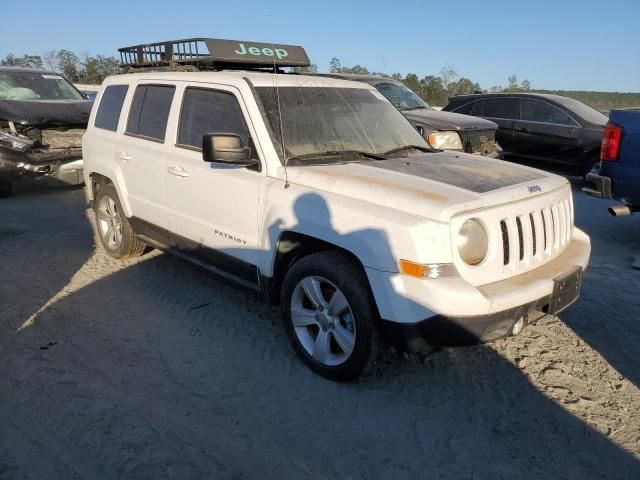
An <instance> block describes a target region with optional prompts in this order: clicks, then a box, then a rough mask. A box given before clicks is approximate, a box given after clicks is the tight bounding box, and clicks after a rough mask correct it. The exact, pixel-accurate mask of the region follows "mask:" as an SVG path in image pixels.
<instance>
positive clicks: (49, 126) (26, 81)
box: [0, 67, 93, 196]
mask: <svg viewBox="0 0 640 480" xmlns="http://www.w3.org/2000/svg"><path fill="white" fill-rule="evenodd" d="M92 104H93V102H91V101H90V100H87V99H86V97H85V96H84V95H83V94H82V93H80V91H78V90H77V89H76V88H75V87H74V86H73V85H71V83H69V82H68V81H67V80H66V79H65V78H64V77H62V76H60V75H59V74H57V73H54V72H47V71H44V70H36V69H28V68H9V67H0V196H7V195H9V194H11V190H12V182H13V181H14V180H17V179H19V178H25V177H38V176H50V177H54V178H57V179H58V180H60V181H61V182H62V183H64V184H78V183H82V181H83V180H82V135H83V134H84V132H85V130H86V128H87V121H88V120H89V113H90V112H91V106H92Z"/></svg>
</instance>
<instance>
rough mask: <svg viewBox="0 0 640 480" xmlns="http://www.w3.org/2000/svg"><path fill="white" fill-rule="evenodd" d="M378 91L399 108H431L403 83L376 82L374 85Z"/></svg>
mask: <svg viewBox="0 0 640 480" xmlns="http://www.w3.org/2000/svg"><path fill="white" fill-rule="evenodd" d="M375 87H376V88H377V89H378V91H379V92H380V93H382V94H383V95H384V96H385V97H387V99H388V100H389V101H390V102H391V103H393V104H394V105H395V106H396V107H398V108H399V109H400V110H415V109H418V108H431V107H429V105H428V104H427V102H425V101H424V100H422V99H421V98H420V97H419V96H418V95H416V94H415V93H414V92H413V90H411V89H409V88H408V87H405V86H404V85H396V84H395V83H388V82H386V83H378V84H377V85H376V86H375Z"/></svg>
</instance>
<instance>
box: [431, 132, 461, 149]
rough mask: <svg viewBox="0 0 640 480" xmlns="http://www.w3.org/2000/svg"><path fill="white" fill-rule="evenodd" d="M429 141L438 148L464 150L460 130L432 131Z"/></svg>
mask: <svg viewBox="0 0 640 480" xmlns="http://www.w3.org/2000/svg"><path fill="white" fill-rule="evenodd" d="M427 142H429V145H431V146H432V147H433V148H437V149H438V150H462V141H461V140H460V135H458V132H431V133H430V134H429V135H427Z"/></svg>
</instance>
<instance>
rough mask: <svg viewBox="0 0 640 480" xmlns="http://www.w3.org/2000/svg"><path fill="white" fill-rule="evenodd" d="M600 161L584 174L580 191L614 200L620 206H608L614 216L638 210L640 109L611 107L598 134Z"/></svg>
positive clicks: (639, 202)
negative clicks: (595, 167) (585, 180)
mask: <svg viewBox="0 0 640 480" xmlns="http://www.w3.org/2000/svg"><path fill="white" fill-rule="evenodd" d="M600 159H601V160H602V164H601V165H600V169H599V171H598V172H592V173H589V174H588V175H587V183H588V185H587V186H586V187H585V188H583V191H584V192H586V193H588V194H589V195H592V196H595V197H599V198H604V199H607V200H611V199H615V200H619V201H620V202H622V205H615V206H613V207H610V208H609V212H610V213H611V214H612V215H615V216H624V215H630V214H632V213H635V212H639V211H640V190H639V188H638V187H639V186H640V108H632V109H625V110H611V112H609V122H608V123H607V125H606V127H605V129H604V133H603V135H602V148H601V153H600Z"/></svg>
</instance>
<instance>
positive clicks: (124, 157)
mask: <svg viewBox="0 0 640 480" xmlns="http://www.w3.org/2000/svg"><path fill="white" fill-rule="evenodd" d="M118 158H119V159H120V160H124V161H125V162H128V161H129V160H131V155H129V154H128V153H127V152H118Z"/></svg>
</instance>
